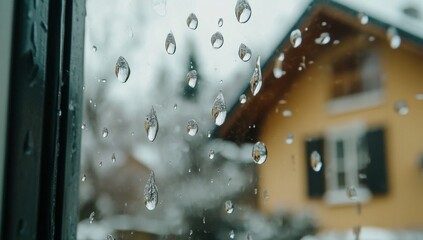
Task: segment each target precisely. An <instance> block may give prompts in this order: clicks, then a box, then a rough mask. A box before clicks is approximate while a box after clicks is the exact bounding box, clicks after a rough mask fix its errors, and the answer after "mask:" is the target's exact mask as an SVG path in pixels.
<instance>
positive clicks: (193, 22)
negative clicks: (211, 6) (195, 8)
mask: <svg viewBox="0 0 423 240" xmlns="http://www.w3.org/2000/svg"><path fill="white" fill-rule="evenodd" d="M187 26H188V28H189V29H192V30H195V29H197V26H198V18H197V16H196V15H195V14H194V13H191V14H190V15H189V16H188V18H187Z"/></svg>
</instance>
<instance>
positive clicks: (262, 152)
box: [251, 142, 267, 164]
mask: <svg viewBox="0 0 423 240" xmlns="http://www.w3.org/2000/svg"><path fill="white" fill-rule="evenodd" d="M251 156H252V157H253V160H254V162H255V163H257V164H263V163H264V162H265V161H266V159H267V148H266V145H265V144H264V143H262V142H257V143H256V144H254V147H253V151H252V152H251Z"/></svg>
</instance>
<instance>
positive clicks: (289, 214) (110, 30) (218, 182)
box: [78, 0, 423, 240]
mask: <svg viewBox="0 0 423 240" xmlns="http://www.w3.org/2000/svg"><path fill="white" fill-rule="evenodd" d="M382 6H383V7H382ZM86 8H87V16H86V35H85V63H84V64H85V83H84V116H83V125H82V126H81V127H82V129H83V130H82V157H81V159H82V162H81V178H80V179H81V182H80V196H79V197H80V223H79V225H78V239H81V240H82V239H87V240H88V239H359V238H360V239H403V238H405V237H408V238H409V239H419V238H422V237H423V235H422V232H423V229H422V227H423V226H422V225H423V208H421V206H420V203H421V202H422V201H423V187H422V186H423V134H422V133H423V125H422V124H421V123H422V122H423V79H422V76H423V68H422V67H421V66H423V41H422V37H423V28H421V26H422V24H423V19H422V14H423V4H422V3H421V2H420V1H417V0H415V1H412V0H410V1H400V0H396V1H391V2H389V4H388V3H386V2H384V1H380V0H377V1H371V2H366V1H354V2H351V1H334V2H332V1H328V2H327V3H326V4H325V5H319V4H317V5H315V2H313V1H308V0H302V1H295V2H292V1H271V0H269V1H257V0H250V1H242V0H238V1H236V0H233V1H223V0H219V1H201V2H200V1H193V0H180V1H176V0H167V1H166V0H143V1H134V0H121V1H110V0H107V1H105V0H87V6H86ZM250 14H251V16H250ZM295 29H298V30H295ZM221 44H222V45H221ZM241 44H242V45H241ZM220 45H221V46H220ZM193 70H195V72H194V71H193ZM250 84H251V85H250ZM250 89H252V90H250ZM253 92H254V94H253ZM255 93H257V94H255ZM212 112H213V113H212ZM216 118H217V120H216ZM192 120H194V121H192ZM222 120H223V124H221V123H222V122H219V121H222ZM156 129H157V133H156ZM147 132H148V134H147ZM148 135H149V136H148ZM257 142H261V143H262V144H260V143H258V144H257ZM263 144H264V145H263ZM263 146H264V149H263ZM257 154H258V155H257ZM253 156H259V158H261V159H262V160H263V159H264V162H263V161H258V163H259V164H258V163H257V162H256V161H255V160H254V159H253ZM256 160H257V159H256ZM153 172H154V174H152V173H153ZM147 207H148V208H147Z"/></svg>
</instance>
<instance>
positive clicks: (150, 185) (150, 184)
mask: <svg viewBox="0 0 423 240" xmlns="http://www.w3.org/2000/svg"><path fill="white" fill-rule="evenodd" d="M158 201H159V190H158V189H157V185H156V179H155V178H154V172H153V171H151V172H150V177H149V178H148V180H147V183H146V184H145V187H144V204H145V207H146V208H147V209H148V210H150V211H151V210H154V209H155V208H156V206H157V202H158Z"/></svg>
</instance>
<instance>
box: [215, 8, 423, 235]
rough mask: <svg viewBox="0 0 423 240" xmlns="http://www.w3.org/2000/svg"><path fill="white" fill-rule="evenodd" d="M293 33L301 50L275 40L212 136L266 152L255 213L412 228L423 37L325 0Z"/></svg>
mask: <svg viewBox="0 0 423 240" xmlns="http://www.w3.org/2000/svg"><path fill="white" fill-rule="evenodd" d="M381 7H383V6H381ZM295 29H299V30H300V32H301V44H300V45H299V46H298V47H296V48H294V47H293V44H292V43H291V42H290V34H288V35H287V36H286V37H285V38H284V39H283V41H282V42H281V44H280V46H279V47H278V48H277V49H276V50H275V54H274V55H273V56H272V57H271V58H270V59H269V60H268V61H267V62H266V63H265V64H264V67H263V68H262V73H263V87H262V89H261V90H260V92H259V93H258V94H257V95H256V96H254V97H253V96H252V94H251V92H250V90H249V86H248V88H247V89H246V91H245V92H244V93H245V94H246V95H247V102H246V103H245V104H238V105H236V106H235V107H233V108H232V110H231V111H230V112H229V113H228V117H227V120H226V122H225V124H224V125H223V126H221V127H220V128H219V129H218V131H217V132H218V136H219V137H222V138H225V139H227V140H232V141H234V142H238V143H240V142H246V141H248V142H255V141H261V142H264V143H265V144H266V145H267V150H268V159H267V161H266V162H265V163H264V164H262V165H257V171H258V181H259V189H260V191H264V190H266V191H267V192H268V194H269V198H268V199H267V200H264V199H263V198H258V199H259V207H260V209H262V210H263V211H264V212H268V213H270V212H274V211H275V210H277V209H280V208H282V209H293V210H304V209H310V210H311V211H312V212H313V213H314V214H315V216H316V219H317V220H318V223H319V227H320V229H321V230H325V229H346V228H351V227H353V226H356V225H361V226H376V227H383V228H394V229H403V228H421V227H422V225H423V207H421V203H422V202H423V169H422V167H421V165H420V166H419V159H421V158H422V155H423V101H421V100H422V98H423V96H422V93H423V40H422V39H420V38H418V37H416V36H415V35H413V34H411V33H409V32H405V31H402V30H400V29H395V28H393V27H391V26H389V25H387V24H386V23H383V22H380V21H378V20H376V19H374V18H371V17H369V16H366V15H365V14H362V13H359V12H356V11H354V10H351V9H349V8H346V7H344V6H342V5H339V4H336V3H334V2H330V3H326V2H324V1H319V2H318V3H316V4H315V5H314V6H313V7H311V8H310V9H308V10H307V12H306V13H304V15H303V16H302V17H301V18H300V19H299V20H298V22H297V23H296V24H295V26H294V27H293V28H292V30H295ZM281 54H283V55H281ZM278 58H279V60H278ZM252 126H253V127H252ZM287 138H288V139H287ZM291 142H292V143H291ZM320 161H321V162H322V166H321V168H319V166H315V168H314V169H313V167H312V165H311V163H313V164H318V163H319V162H320ZM420 161H421V160H420Z"/></svg>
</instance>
